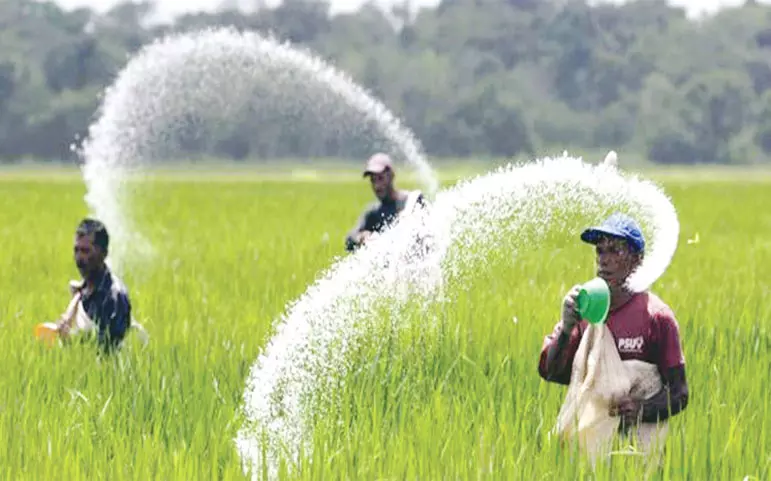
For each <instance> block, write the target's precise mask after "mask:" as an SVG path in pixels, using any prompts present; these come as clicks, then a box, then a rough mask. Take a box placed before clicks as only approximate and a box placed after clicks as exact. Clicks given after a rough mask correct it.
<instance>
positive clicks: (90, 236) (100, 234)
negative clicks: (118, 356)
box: [57, 218, 131, 352]
mask: <svg viewBox="0 0 771 481" xmlns="http://www.w3.org/2000/svg"><path fill="white" fill-rule="evenodd" d="M109 244H110V236H109V234H108V233H107V229H106V227H105V226H104V224H102V223H101V222H100V221H98V220H94V219H88V218H87V219H84V220H83V221H82V222H81V223H80V225H78V228H77V230H76V232H75V245H74V257H75V265H76V266H77V268H78V271H80V275H81V276H82V280H81V281H71V282H70V293H71V294H72V295H73V299H72V301H71V303H70V305H71V307H70V308H68V311H69V312H66V313H65V315H63V316H62V319H60V320H59V322H58V323H57V325H58V330H59V335H60V336H61V337H62V338H63V339H67V338H68V337H69V334H70V330H71V329H72V328H73V324H75V322H76V321H77V326H76V328H77V329H79V330H83V331H92V330H95V331H96V333H97V334H96V338H97V341H98V344H99V346H100V347H101V348H102V349H103V350H104V351H105V352H110V351H112V350H114V349H115V348H118V347H119V346H120V345H121V343H122V341H123V338H124V337H125V335H126V332H127V331H128V329H129V327H131V301H130V300H129V295H128V292H127V290H126V287H125V286H124V285H123V283H122V282H121V280H120V279H118V277H117V276H115V274H113V273H112V271H111V270H110V268H109V267H108V266H107V264H106V263H105V259H106V258H107V252H108V247H109Z"/></svg>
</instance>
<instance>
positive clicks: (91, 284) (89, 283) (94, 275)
mask: <svg viewBox="0 0 771 481" xmlns="http://www.w3.org/2000/svg"><path fill="white" fill-rule="evenodd" d="M106 270H107V265H106V264H104V263H102V264H101V265H99V267H97V268H96V269H94V270H93V271H91V272H89V273H88V275H87V276H86V278H85V279H83V280H84V281H85V285H86V288H87V289H88V290H89V291H92V290H93V289H94V288H95V287H96V284H97V283H98V282H99V281H100V280H101V279H102V277H104V273H105V271H106Z"/></svg>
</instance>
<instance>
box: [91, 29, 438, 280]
mask: <svg viewBox="0 0 771 481" xmlns="http://www.w3.org/2000/svg"><path fill="white" fill-rule="evenodd" d="M245 119H250V120H251V122H252V123H251V124H250V125H259V126H261V127H260V128H261V129H263V130H262V131H261V132H258V133H256V135H259V134H262V135H266V136H271V135H274V134H275V135H279V134H285V133H287V132H290V133H291V132H301V133H303V135H304V138H306V139H307V138H308V137H309V136H310V135H311V134H312V135H313V136H314V139H315V140H314V141H315V142H317V144H318V146H322V145H338V146H348V147H350V146H356V148H359V147H361V150H362V152H366V153H363V156H368V155H371V154H372V153H374V152H375V151H384V152H388V153H390V154H391V155H392V156H393V157H394V158H395V159H396V160H397V161H402V162H408V163H409V164H411V165H412V167H414V168H415V169H416V170H417V172H418V174H419V178H420V180H421V182H422V184H423V188H424V189H425V193H426V194H427V195H428V196H429V197H430V196H433V194H434V192H435V191H436V190H437V188H438V181H437V179H436V177H435V175H434V173H433V171H432V169H431V167H430V165H429V164H428V163H427V162H426V160H425V159H424V157H423V155H422V153H421V147H420V145H419V143H418V141H417V140H416V139H415V138H414V136H413V135H412V134H411V133H410V132H409V131H408V130H407V129H405V128H404V127H402V126H401V124H400V123H399V121H398V119H396V118H395V117H394V116H393V115H392V114H391V113H390V112H389V111H388V110H387V109H386V108H385V106H383V105H382V104H381V103H380V102H379V101H377V100H375V99H374V98H372V97H371V96H370V95H368V94H367V92H366V91H365V90H364V89H362V88H361V87H359V86H358V85H357V84H355V83H354V82H353V81H352V80H351V79H350V78H349V77H348V76H347V75H345V74H344V73H342V72H340V71H338V70H336V69H335V68H333V67H331V66H329V65H327V64H326V63H325V62H324V61H322V60H321V59H320V58H318V57H316V56H314V55H312V54H311V53H309V52H306V51H304V50H300V49H297V48H294V47H291V46H289V45H287V44H282V43H279V42H277V41H275V40H273V39H271V38H266V37H262V36H260V35H258V34H256V33H239V32H237V31H235V30H232V29H227V28H224V29H210V30H204V31H200V32H194V33H186V34H179V35H174V36H170V37H166V38H162V39H159V40H157V41H155V42H154V43H152V44H150V45H148V46H147V47H145V48H143V49H142V50H141V51H140V52H139V53H138V54H137V55H136V56H134V57H133V58H132V59H131V60H130V61H129V63H128V64H127V65H126V67H125V68H124V69H123V71H121V73H120V75H119V76H118V78H117V80H116V81H115V83H114V84H113V85H112V86H111V87H110V88H109V89H108V90H107V91H106V93H105V96H104V101H103V105H102V106H101V116H100V118H99V120H98V121H97V122H96V123H95V124H93V125H92V126H91V128H90V131H89V137H88V139H86V141H85V142H84V145H83V148H82V149H81V152H80V155H81V156H82V157H83V158H84V160H85V164H84V166H83V177H84V179H85V183H86V186H87V190H88V193H87V195H86V198H85V200H86V203H87V204H88V206H89V208H90V209H91V211H92V214H93V215H95V216H96V217H98V218H99V219H101V220H102V221H103V222H105V223H106V225H107V227H108V229H109V230H110V232H111V234H112V237H113V238H114V242H113V243H112V244H113V245H114V248H113V249H112V252H111V258H112V260H113V261H114V262H115V263H116V264H117V265H127V264H128V263H131V264H132V266H133V265H136V263H137V262H139V261H140V260H142V259H145V258H147V256H149V255H151V254H152V252H153V250H152V246H151V245H150V243H149V241H147V240H146V239H145V238H144V237H143V235H142V234H141V232H140V230H139V229H138V228H137V225H136V223H135V222H131V221H130V219H129V215H128V214H129V212H128V211H127V206H128V205H129V204H130V202H129V197H130V194H131V191H130V189H129V186H130V183H129V182H127V178H128V177H129V175H132V176H133V175H136V174H141V173H142V172H143V171H144V169H143V167H144V166H145V165H147V164H148V163H151V162H153V161H156V160H158V159H161V160H165V159H168V158H169V157H173V156H175V155H180V154H181V155H184V149H185V148H186V149H188V150H191V147H190V146H191V145H192V146H193V147H192V150H193V151H195V149H196V148H197V147H201V146H204V147H207V146H208V147H211V145H209V144H207V141H208V142H211V141H212V139H217V138H222V137H223V136H226V134H227V133H228V132H232V131H233V130H234V129H238V128H239V126H241V125H245V124H244V122H243V120H245ZM255 122H256V124H255ZM183 147H184V148H183ZM362 162H363V159H362Z"/></svg>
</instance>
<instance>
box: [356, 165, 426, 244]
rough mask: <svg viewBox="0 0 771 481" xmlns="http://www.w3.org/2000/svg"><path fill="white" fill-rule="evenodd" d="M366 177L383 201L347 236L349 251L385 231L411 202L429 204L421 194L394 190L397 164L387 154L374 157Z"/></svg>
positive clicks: (359, 221) (366, 212)
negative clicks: (394, 165)
mask: <svg viewBox="0 0 771 481" xmlns="http://www.w3.org/2000/svg"><path fill="white" fill-rule="evenodd" d="M363 176H364V177H365V178H366V177H369V179H370V183H371V184H372V191H373V192H374V193H375V196H377V198H378V200H379V202H375V203H373V204H371V205H369V206H368V207H367V209H366V210H365V211H364V213H363V214H362V215H361V217H359V220H358V222H357V224H356V227H354V228H353V229H352V230H351V231H350V232H349V234H348V235H347V236H346V238H345V248H346V250H347V251H349V252H352V251H355V250H356V249H358V248H359V247H361V246H363V245H364V244H365V243H366V242H367V240H368V239H369V238H370V237H371V236H372V235H373V234H375V233H380V232H382V231H383V230H385V228H386V227H388V225H389V224H391V222H393V221H394V220H395V219H396V217H397V216H398V215H399V214H400V213H401V212H402V211H403V210H404V208H405V207H406V206H407V205H408V204H409V203H410V202H411V201H414V202H415V203H416V204H420V205H425V199H424V197H423V194H421V193H420V192H408V191H403V190H398V189H396V188H395V187H394V177H395V172H394V167H393V162H392V161H391V158H390V157H389V156H388V155H386V154H383V153H377V154H375V155H373V156H372V157H370V158H369V160H368V161H367V164H366V167H365V169H364V174H363Z"/></svg>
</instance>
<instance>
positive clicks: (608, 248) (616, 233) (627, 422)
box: [538, 214, 688, 432]
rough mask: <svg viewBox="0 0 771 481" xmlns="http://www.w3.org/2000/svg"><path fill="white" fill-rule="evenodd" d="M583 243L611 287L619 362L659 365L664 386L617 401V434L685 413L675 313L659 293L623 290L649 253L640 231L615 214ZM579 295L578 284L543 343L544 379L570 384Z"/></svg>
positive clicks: (579, 324) (580, 325)
mask: <svg viewBox="0 0 771 481" xmlns="http://www.w3.org/2000/svg"><path fill="white" fill-rule="evenodd" d="M581 240H583V241H584V242H587V243H589V244H593V245H595V249H596V253H597V275H598V276H599V277H601V278H602V279H604V280H605V281H606V282H607V283H608V285H609V287H610V291H611V304H610V312H609V314H608V318H607V321H606V323H607V326H608V328H609V330H610V332H611V333H612V334H613V339H614V341H615V344H616V347H617V349H618V352H619V355H620V357H621V360H622V361H625V360H629V359H637V360H640V361H643V362H648V363H652V364H655V365H656V366H657V367H658V371H659V374H660V375H661V377H662V384H663V385H664V388H663V389H662V390H661V391H660V392H659V393H658V394H656V395H655V396H653V397H652V398H650V399H649V400H647V401H644V402H640V401H637V400H635V399H632V398H630V397H626V398H624V399H621V400H619V401H618V402H617V403H616V404H614V405H612V406H611V410H610V413H609V414H610V415H611V416H619V417H620V420H619V430H620V431H621V432H628V431H627V430H628V429H629V428H630V427H632V426H634V425H635V424H636V423H637V422H642V423H656V422H657V421H663V420H665V419H667V418H669V417H671V416H674V415H676V414H677V413H679V412H682V411H683V410H684V409H685V407H686V405H687V404H688V383H687V381H686V377H685V357H684V356H683V348H682V345H681V343H680V334H679V327H678V323H677V321H676V320H675V315H674V313H673V312H672V310H671V309H670V308H669V306H667V305H666V304H665V303H664V302H663V301H662V300H661V299H659V298H658V297H657V296H656V295H655V294H653V293H651V292H647V291H646V292H640V293H634V292H630V291H628V290H627V289H626V287H625V281H626V279H627V277H629V275H630V274H631V273H632V272H634V270H635V269H636V268H637V267H638V266H639V265H640V263H641V262H642V258H643V255H644V252H645V239H644V237H643V235H642V232H641V231H640V228H639V227H638V225H637V223H636V222H635V221H634V220H633V219H631V218H629V217H628V216H625V215H623V214H614V215H612V216H610V217H609V218H608V219H606V220H605V222H604V223H603V224H602V225H601V226H599V227H595V228H590V229H587V230H585V231H584V232H583V233H582V234H581ZM578 292H579V287H578V286H575V287H573V288H572V289H571V290H570V292H569V293H568V294H567V295H566V296H565V298H564V300H563V304H562V320H561V321H560V322H559V323H557V325H556V326H555V328H554V331H553V332H552V333H551V334H550V335H548V336H546V338H545V340H544V343H543V347H542V350H541V355H540V360H539V365H538V372H539V374H540V375H541V377H542V378H543V379H545V380H546V381H551V382H555V383H559V384H565V385H568V384H570V377H571V369H572V365H573V357H574V356H575V353H576V351H577V349H578V345H579V343H580V342H581V337H582V335H583V333H584V331H585V330H586V328H587V323H586V321H580V320H579V315H578V313H577V310H576V298H577V296H578Z"/></svg>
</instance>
